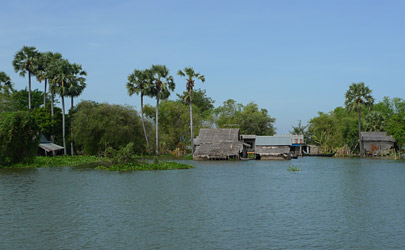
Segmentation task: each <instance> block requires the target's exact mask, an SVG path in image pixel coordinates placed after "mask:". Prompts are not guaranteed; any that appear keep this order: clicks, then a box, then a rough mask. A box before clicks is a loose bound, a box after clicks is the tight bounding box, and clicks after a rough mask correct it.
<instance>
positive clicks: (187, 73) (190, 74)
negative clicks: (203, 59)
mask: <svg viewBox="0 0 405 250" xmlns="http://www.w3.org/2000/svg"><path fill="white" fill-rule="evenodd" d="M177 75H179V76H184V77H186V79H187V83H186V89H187V92H188V95H187V96H186V99H188V101H189V103H190V130H191V153H193V154H194V131H193V104H192V96H193V88H194V81H195V80H194V79H198V80H200V81H201V82H205V77H204V76H203V75H200V73H196V72H195V71H194V69H193V68H191V67H189V68H184V72H183V71H181V70H179V71H178V72H177ZM184 101H185V102H187V100H184Z"/></svg>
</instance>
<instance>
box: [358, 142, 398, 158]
mask: <svg viewBox="0 0 405 250" xmlns="http://www.w3.org/2000/svg"><path fill="white" fill-rule="evenodd" d="M363 145H364V150H365V152H366V154H371V155H386V154H390V153H391V152H392V149H393V148H394V143H393V142H385V141H363Z"/></svg>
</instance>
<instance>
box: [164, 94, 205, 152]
mask: <svg viewBox="0 0 405 250" xmlns="http://www.w3.org/2000/svg"><path fill="white" fill-rule="evenodd" d="M159 106H160V107H159V109H160V115H159V121H160V127H159V132H160V138H161V143H162V146H163V147H162V149H163V150H164V149H165V148H167V149H168V150H174V149H175V148H176V147H177V145H178V144H179V143H183V144H188V143H189V141H190V133H189V131H190V113H189V107H188V106H186V105H184V104H182V103H181V102H178V101H162V102H161V103H160V105H159ZM193 109H194V110H195V113H194V115H193V125H194V134H195V136H197V135H198V133H199V129H200V127H201V122H202V118H201V116H200V112H199V110H198V108H197V107H196V106H194V105H193ZM162 153H167V152H164V151H163V152H162Z"/></svg>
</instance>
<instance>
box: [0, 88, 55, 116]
mask: <svg viewBox="0 0 405 250" xmlns="http://www.w3.org/2000/svg"><path fill="white" fill-rule="evenodd" d="M46 98H47V102H49V101H50V97H49V95H46ZM43 103H44V92H42V91H39V90H37V89H35V90H33V91H31V108H39V107H40V106H41V105H43ZM25 110H28V91H27V89H23V90H19V91H13V92H12V93H11V94H10V96H9V97H8V98H7V105H4V106H1V105H0V111H6V112H15V111H25Z"/></svg>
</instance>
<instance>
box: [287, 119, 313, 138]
mask: <svg viewBox="0 0 405 250" xmlns="http://www.w3.org/2000/svg"><path fill="white" fill-rule="evenodd" d="M308 126H309V125H305V126H304V125H302V122H301V120H299V121H298V125H297V126H296V127H294V126H291V128H292V130H291V131H289V132H290V134H292V135H303V136H304V140H305V141H306V142H307V141H308Z"/></svg>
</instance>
